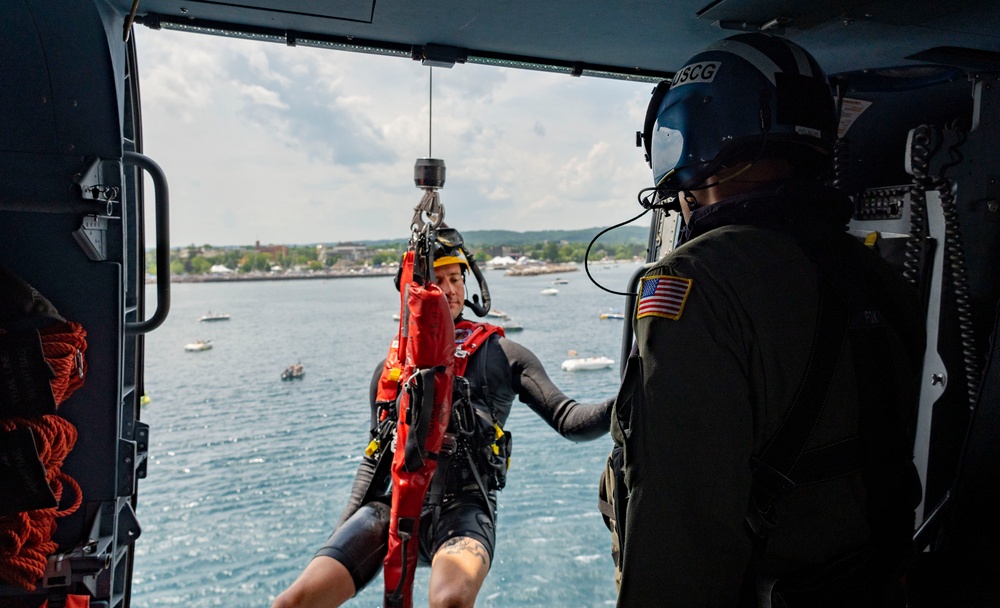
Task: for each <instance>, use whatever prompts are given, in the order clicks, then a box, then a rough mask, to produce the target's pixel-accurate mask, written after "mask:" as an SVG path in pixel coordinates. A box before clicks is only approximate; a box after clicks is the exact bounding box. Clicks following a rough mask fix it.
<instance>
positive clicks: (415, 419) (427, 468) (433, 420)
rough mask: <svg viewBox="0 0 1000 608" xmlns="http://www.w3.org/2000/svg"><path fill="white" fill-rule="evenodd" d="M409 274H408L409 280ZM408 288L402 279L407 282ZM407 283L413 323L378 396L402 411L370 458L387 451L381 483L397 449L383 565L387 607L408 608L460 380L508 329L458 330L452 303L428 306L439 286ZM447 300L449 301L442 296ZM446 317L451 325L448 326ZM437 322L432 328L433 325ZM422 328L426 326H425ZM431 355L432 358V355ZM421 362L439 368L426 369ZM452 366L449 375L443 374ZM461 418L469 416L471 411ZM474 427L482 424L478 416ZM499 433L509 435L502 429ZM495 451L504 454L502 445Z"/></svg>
mask: <svg viewBox="0 0 1000 608" xmlns="http://www.w3.org/2000/svg"><path fill="white" fill-rule="evenodd" d="M405 273H406V271H405V269H404V276H405ZM404 284H405V283H403V282H402V281H401V285H404ZM408 285H409V286H410V289H408V291H410V294H409V295H408V296H407V299H406V302H407V307H408V311H407V312H405V313H404V314H403V315H401V317H402V318H404V319H407V324H406V325H405V326H402V327H401V331H400V334H399V335H397V336H396V337H395V338H394V339H393V341H392V343H391V345H390V347H389V353H388V355H387V356H386V360H385V364H384V366H383V370H382V374H381V376H380V378H379V383H378V389H377V395H376V402H378V403H383V404H396V403H398V406H396V407H398V411H395V412H394V411H393V409H394V408H393V406H389V407H388V408H385V409H382V410H381V412H380V421H379V427H380V429H381V432H377V434H376V436H375V438H373V439H372V442H371V444H369V446H368V449H367V450H366V455H367V456H369V457H371V456H373V455H374V454H375V453H376V452H382V454H381V457H379V461H378V465H377V469H376V473H375V474H374V478H376V479H378V478H380V477H381V476H382V475H384V474H385V471H384V468H385V467H386V466H387V464H386V463H388V462H389V455H388V453H384V451H385V450H389V449H393V447H392V446H395V451H394V453H393V454H392V460H391V463H392V464H391V472H392V510H391V514H390V525H389V547H388V552H387V554H386V557H385V561H384V563H383V567H384V580H385V595H384V606H386V607H397V606H399V607H403V608H409V607H410V606H412V590H413V578H414V573H415V571H416V567H417V558H418V548H419V534H418V533H419V528H420V514H421V511H422V509H423V505H424V499H425V497H426V496H427V493H428V489H429V488H430V486H431V481H432V479H433V478H434V472H435V471H436V469H437V465H438V455H439V453H440V452H441V449H442V442H443V440H444V435H445V431H446V430H447V428H448V424H449V421H450V419H451V417H452V411H451V406H452V401H451V397H452V386H453V380H454V378H456V377H458V378H460V377H462V376H464V374H465V370H466V367H467V365H468V361H469V358H470V357H471V356H472V354H473V353H475V352H476V350H478V348H479V347H480V346H482V345H483V344H485V343H486V341H487V340H488V339H489V338H490V336H492V335H493V334H498V335H501V336H502V335H503V329H502V328H500V327H498V326H495V325H489V324H486V323H472V322H469V321H464V320H463V321H460V322H459V323H458V324H457V325H455V324H453V323H452V322H451V316H450V311H449V310H448V309H447V306H445V309H444V312H443V313H442V312H441V311H438V310H437V309H436V308H434V307H433V304H431V305H428V304H427V302H428V301H432V297H433V294H434V293H435V291H437V288H436V287H435V288H434V290H430V289H427V290H424V289H414V288H413V285H415V284H414V283H412V282H411V283H409V284H408ZM437 294H438V295H440V292H439V291H437ZM441 301H444V300H443V298H441ZM442 314H443V315H444V318H446V319H447V320H448V321H449V323H442V322H441V320H440V319H441V318H442V317H441V315H442ZM428 315H431V319H428V318H427V317H428ZM407 317H408V318H407ZM431 320H433V323H429V321H431ZM422 324H426V325H424V327H421V325H422ZM430 325H436V326H437V327H439V328H440V331H434V332H433V333H430V332H429V331H428V330H427V327H429V326H430ZM448 325H450V326H451V327H452V329H451V331H448V329H449V328H448ZM404 328H405V329H404ZM429 333H430V335H428V334H429ZM419 336H423V339H419V338H417V339H415V337H419ZM452 336H454V338H452ZM423 348H429V349H431V350H430V351H427V352H424V351H422V350H421V349H423ZM415 350H416V351H417V352H414V351H415ZM445 351H448V352H447V353H445ZM428 353H430V354H432V355H433V357H428V356H427V354H428ZM418 363H423V364H426V365H430V364H431V363H438V365H434V366H431V367H422V366H421V365H419V364H418ZM445 367H447V370H446V371H445V370H443V369H442V368H445ZM428 372H429V373H428ZM400 389H402V395H400ZM397 397H399V399H398V401H397ZM465 401H466V403H467V400H465ZM461 415H462V416H466V417H470V414H469V413H461ZM393 417H395V419H396V423H395V427H394V428H395V439H394V440H393V439H392V437H391V431H392V429H393V426H392V418H393ZM468 422H469V424H474V423H475V421H474V420H471V419H470V420H469V421H468ZM497 432H498V434H499V433H502V431H501V430H498V431H497ZM389 442H391V445H390V444H389ZM493 449H494V450H496V449H497V448H496V446H495V445H494V446H493ZM373 490H375V491H377V484H373V486H372V487H371V488H369V492H368V494H367V495H366V497H365V499H364V501H363V502H367V501H368V500H370V499H372V498H373V496H372V493H373Z"/></svg>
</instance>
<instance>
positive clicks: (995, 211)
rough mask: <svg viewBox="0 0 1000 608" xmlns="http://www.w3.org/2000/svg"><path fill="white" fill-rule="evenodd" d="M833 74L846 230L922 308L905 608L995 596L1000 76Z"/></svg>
mask: <svg viewBox="0 0 1000 608" xmlns="http://www.w3.org/2000/svg"><path fill="white" fill-rule="evenodd" d="M832 81H833V82H834V83H835V84H836V85H837V88H838V92H839V94H840V95H841V96H842V97H843V99H842V106H843V111H842V114H841V116H842V121H841V133H840V137H841V139H840V140H839V142H838V146H837V151H836V159H835V171H834V184H835V185H836V186H838V187H839V188H841V189H842V190H844V191H845V192H847V193H848V194H850V195H851V196H852V197H853V199H854V202H855V213H854V218H853V219H852V221H851V223H850V226H849V228H850V230H851V232H852V233H854V234H855V235H856V236H858V238H860V239H863V240H865V242H866V243H867V244H869V245H870V246H871V247H873V248H874V249H875V250H876V251H878V252H879V253H880V254H881V255H883V257H885V258H886V259H888V260H889V261H890V262H891V263H892V264H893V265H894V266H896V267H897V268H898V269H899V271H900V272H901V273H903V274H904V275H905V276H907V278H909V279H910V280H911V281H913V282H914V283H915V284H916V285H917V287H918V289H919V291H920V293H921V295H922V297H923V302H924V305H925V312H926V318H927V347H926V354H925V358H924V369H923V375H922V379H921V382H922V384H921V398H920V405H919V411H918V413H917V423H916V428H915V442H914V463H915V464H916V465H917V468H918V472H919V474H920V476H921V481H922V483H923V489H924V495H923V502H922V503H921V504H920V506H919V507H918V511H917V522H916V523H917V530H916V534H915V541H916V548H917V550H918V551H919V552H920V554H919V555H918V559H917V561H916V562H915V565H914V571H913V573H912V574H911V576H910V577H909V584H910V587H911V592H912V595H911V602H912V604H911V605H913V606H937V605H948V606H966V605H969V606H971V605H980V604H978V603H977V602H982V601H990V602H992V603H991V604H990V605H995V601H996V600H997V599H1000V598H997V597H995V594H996V593H997V591H996V589H995V588H996V584H995V582H994V580H995V577H996V575H997V574H1000V572H998V571H997V565H996V564H997V560H996V559H995V556H996V555H997V548H998V547H1000V526H998V522H997V517H996V515H995V513H994V511H995V509H996V505H997V504H998V502H1000V491H998V488H997V484H996V481H995V480H996V479H997V475H998V474H1000V458H997V452H996V448H995V447H993V448H990V447H989V446H991V445H993V444H995V442H996V438H995V430H996V428H997V424H998V416H1000V399H998V398H997V396H996V395H995V394H992V396H990V395H991V394H990V393H989V392H988V390H987V389H988V387H990V386H993V387H995V386H996V384H997V382H998V381H1000V378H998V377H997V374H998V373H1000V371H998V370H997V369H995V368H994V367H995V365H996V364H994V366H992V367H991V368H990V369H988V370H987V372H986V376H985V377H984V376H983V370H984V362H985V360H986V355H987V353H988V352H989V349H990V346H991V344H992V342H993V340H994V339H995V337H994V336H992V333H993V331H994V324H995V319H996V309H997V302H998V297H1000V276H998V275H997V274H996V273H995V272H992V271H991V266H992V263H993V260H995V259H996V257H997V255H998V253H1000V202H998V201H1000V183H998V177H1000V162H998V159H997V156H996V154H995V151H994V148H995V142H996V141H997V137H998V136H1000V133H998V128H1000V111H998V110H1000V97H998V95H997V94H998V92H1000V90H998V86H997V85H998V84H1000V82H998V80H997V77H996V75H989V74H987V75H984V74H981V73H969V74H967V73H966V72H965V71H963V70H961V69H959V68H957V67H944V66H909V67H905V68H897V69H893V70H882V71H878V70H875V71H865V72H858V73H848V74H840V75H834V76H833V77H832ZM998 356H1000V354H998V353H993V354H992V355H991V359H996V358H997V357H998ZM981 386H983V387H984V389H982V390H983V392H980V391H981V388H980V387H981ZM959 471H962V473H963V474H962V476H961V477H960V476H959V474H958V472H959ZM982 605H986V604H982Z"/></svg>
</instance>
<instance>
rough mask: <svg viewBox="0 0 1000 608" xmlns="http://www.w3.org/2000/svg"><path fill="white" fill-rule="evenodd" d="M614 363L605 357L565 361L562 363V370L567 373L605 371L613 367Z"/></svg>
mask: <svg viewBox="0 0 1000 608" xmlns="http://www.w3.org/2000/svg"><path fill="white" fill-rule="evenodd" d="M614 364H615V362H614V361H613V360H611V359H609V358H607V357H581V358H577V359H566V360H565V361H563V362H562V368H563V370H564V371H567V372H575V371H584V370H593V369H605V368H608V367H611V366H612V365H614Z"/></svg>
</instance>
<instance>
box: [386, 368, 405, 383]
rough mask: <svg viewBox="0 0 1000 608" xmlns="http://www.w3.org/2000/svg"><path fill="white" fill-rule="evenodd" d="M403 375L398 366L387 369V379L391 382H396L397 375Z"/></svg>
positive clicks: (397, 379)
mask: <svg viewBox="0 0 1000 608" xmlns="http://www.w3.org/2000/svg"><path fill="white" fill-rule="evenodd" d="M402 375H403V370H402V369H401V368H399V367H394V368H392V369H390V370H389V380H392V381H393V382H398V381H399V377H400V376H402Z"/></svg>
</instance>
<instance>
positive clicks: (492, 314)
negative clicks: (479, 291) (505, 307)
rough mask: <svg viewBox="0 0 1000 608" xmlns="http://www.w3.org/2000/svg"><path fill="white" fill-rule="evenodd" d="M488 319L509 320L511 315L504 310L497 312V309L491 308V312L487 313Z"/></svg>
mask: <svg viewBox="0 0 1000 608" xmlns="http://www.w3.org/2000/svg"><path fill="white" fill-rule="evenodd" d="M486 316H487V317H496V318H498V319H509V318H510V315H508V314H507V313H505V312H504V311H502V310H497V309H496V308H491V309H490V311H489V312H487V313H486Z"/></svg>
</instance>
